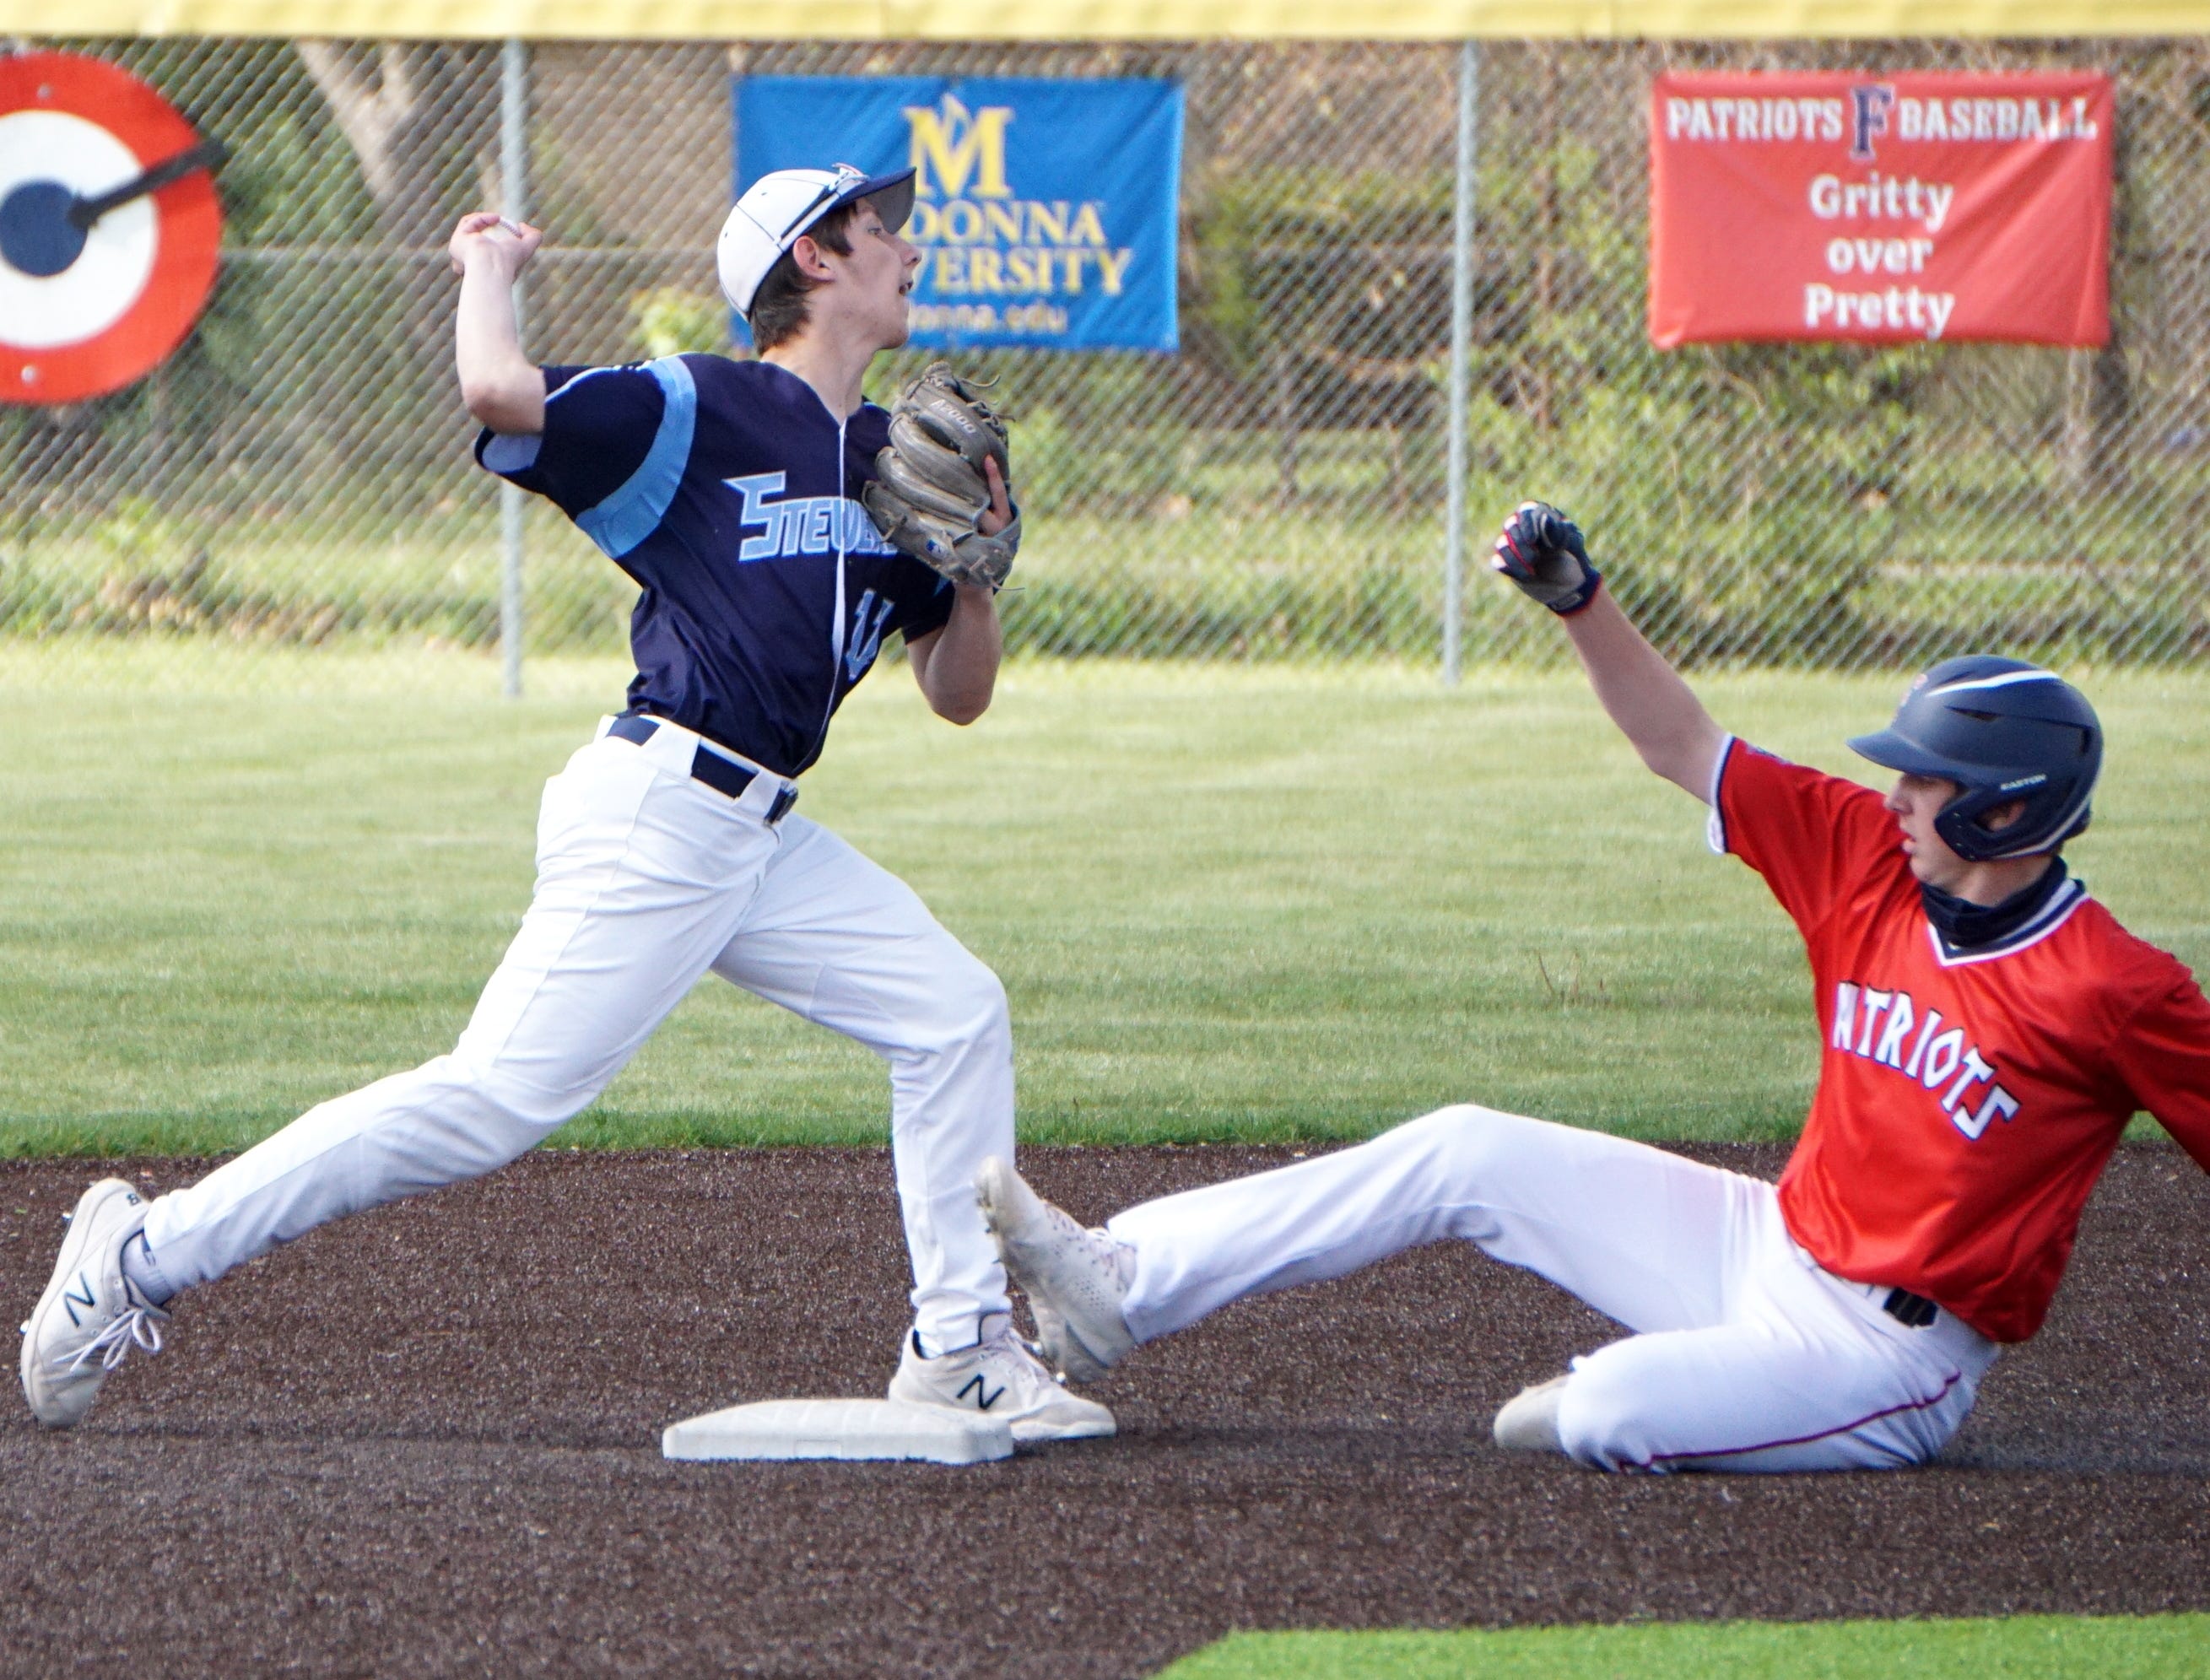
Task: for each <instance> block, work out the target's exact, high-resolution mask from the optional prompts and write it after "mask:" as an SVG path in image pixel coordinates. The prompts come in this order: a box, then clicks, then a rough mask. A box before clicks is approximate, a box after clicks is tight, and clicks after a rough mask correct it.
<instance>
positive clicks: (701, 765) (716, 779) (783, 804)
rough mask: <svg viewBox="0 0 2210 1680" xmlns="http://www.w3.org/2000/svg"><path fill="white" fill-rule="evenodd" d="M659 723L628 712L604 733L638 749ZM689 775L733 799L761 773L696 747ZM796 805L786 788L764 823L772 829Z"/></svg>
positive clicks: (793, 791) (795, 794)
mask: <svg viewBox="0 0 2210 1680" xmlns="http://www.w3.org/2000/svg"><path fill="white" fill-rule="evenodd" d="M660 724H661V720H660V719H659V718H657V717H654V716H651V715H650V714H649V713H646V712H628V713H625V714H624V715H623V716H620V717H617V718H616V719H614V721H613V722H611V723H609V724H608V725H607V734H610V735H613V737H615V739H617V740H633V741H635V742H636V743H637V745H638V746H643V745H644V744H645V742H647V741H649V740H651V739H652V738H653V736H655V735H656V734H659V733H660ZM759 775H760V772H759V771H756V770H746V768H745V767H744V766H743V765H742V764H735V763H733V762H731V761H730V760H729V759H728V758H723V757H722V755H721V754H720V753H718V752H715V751H714V749H713V748H712V747H710V746H707V745H706V744H705V743H704V742H703V741H701V742H699V743H698V746H697V750H696V751H695V752H692V753H691V778H692V779H693V780H694V781H698V782H703V783H705V784H706V785H707V786H708V787H709V788H711V789H713V790H714V791H715V792H716V793H717V794H727V795H728V796H729V797H730V798H731V799H735V798H736V797H738V795H740V794H742V793H743V792H744V790H745V789H747V788H749V787H751V786H752V783H754V782H756V781H758V779H759ZM797 803H798V789H795V788H793V787H790V786H788V785H786V786H785V787H784V788H783V789H782V791H781V792H780V793H778V794H776V796H775V803H774V804H772V805H770V807H768V810H767V823H768V826H769V827H770V828H772V827H774V826H775V825H776V824H777V823H779V822H781V821H782V819H784V818H785V817H787V816H788V815H789V814H790V807H792V806H794V805H795V804H797Z"/></svg>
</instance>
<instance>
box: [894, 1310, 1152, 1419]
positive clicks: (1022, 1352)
mask: <svg viewBox="0 0 2210 1680" xmlns="http://www.w3.org/2000/svg"><path fill="white" fill-rule="evenodd" d="M983 1323H984V1326H985V1327H984V1331H983V1335H982V1339H981V1341H979V1342H977V1343H975V1345H974V1346H973V1347H969V1348H961V1349H960V1350H959V1351H957V1352H956V1353H946V1354H942V1355H939V1357H936V1358H933V1359H930V1358H927V1357H924V1356H923V1355H922V1353H921V1339H920V1333H918V1332H915V1333H913V1334H911V1335H909V1336H908V1337H907V1338H906V1339H905V1355H904V1357H903V1358H901V1359H900V1360H899V1361H898V1368H897V1375H896V1376H894V1377H892V1378H891V1396H890V1397H891V1399H894V1400H901V1401H903V1402H904V1403H905V1404H907V1405H940V1406H949V1407H951V1409H952V1410H953V1411H976V1412H981V1413H982V1414H984V1415H985V1416H987V1417H1001V1418H1003V1419H1004V1420H1005V1422H1006V1423H1009V1424H1010V1425H1011V1427H1012V1431H1013V1439H1014V1440H1015V1441H1023V1442H1033V1441H1082V1440H1085V1439H1087V1438H1088V1437H1090V1436H1091V1435H1111V1434H1112V1433H1113V1431H1114V1423H1113V1414H1112V1413H1111V1412H1109V1411H1107V1410H1106V1409H1105V1408H1104V1407H1103V1406H1102V1405H1098V1404H1097V1402H1096V1401H1095V1400H1085V1399H1083V1398H1082V1397H1081V1396H1080V1395H1078V1394H1070V1393H1067V1392H1066V1389H1064V1388H1062V1387H1060V1385H1059V1384H1058V1382H1057V1381H1054V1379H1053V1377H1052V1374H1051V1373H1050V1372H1049V1371H1048V1370H1046V1369H1044V1368H1043V1366H1042V1364H1040V1363H1037V1360H1036V1356H1035V1355H1034V1354H1032V1353H1030V1351H1028V1348H1027V1346H1026V1345H1025V1344H1023V1342H1022V1341H1021V1340H1020V1339H1019V1338H1018V1337H1017V1336H1015V1335H1014V1334H1013V1320H1012V1315H1011V1314H1010V1313H993V1314H990V1315H989V1316H988V1318H987V1319H986V1320H983Z"/></svg>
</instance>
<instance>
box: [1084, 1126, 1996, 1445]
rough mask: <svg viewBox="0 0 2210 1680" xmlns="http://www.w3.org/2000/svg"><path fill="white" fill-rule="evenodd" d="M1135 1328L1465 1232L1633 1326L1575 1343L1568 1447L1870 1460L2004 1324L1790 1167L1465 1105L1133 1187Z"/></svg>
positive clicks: (1940, 1415)
mask: <svg viewBox="0 0 2210 1680" xmlns="http://www.w3.org/2000/svg"><path fill="white" fill-rule="evenodd" d="M1106 1229H1107V1230H1108V1231H1109V1232H1110V1233H1111V1234H1112V1236H1114V1238H1116V1239H1117V1240H1118V1241H1120V1242H1125V1243H1126V1244H1128V1245H1130V1246H1131V1247H1132V1248H1134V1250H1135V1253H1136V1263H1135V1276H1134V1278H1133V1280H1132V1284H1131V1286H1130V1290H1129V1294H1128V1297H1127V1300H1126V1302H1125V1303H1124V1306H1123V1310H1124V1312H1125V1313H1126V1316H1127V1320H1128V1326H1129V1328H1130V1329H1131V1330H1132V1332H1133V1333H1134V1334H1135V1336H1136V1339H1138V1341H1150V1340H1153V1339H1156V1338H1157V1337H1161V1336H1164V1335H1168V1334H1170V1333H1173V1332H1174V1331H1177V1330H1180V1329H1183V1328H1185V1327H1187V1326H1189V1325H1191V1324H1193V1323H1195V1322H1196V1321H1197V1320H1199V1319H1200V1318H1203V1317H1204V1316H1205V1314H1207V1313H1210V1312H1212V1311H1213V1310H1215V1309H1216V1308H1220V1307H1223V1306H1225V1305H1226V1304H1227V1303H1228V1302H1231V1301H1236V1300H1240V1299H1241V1298H1242V1297H1244V1296H1250V1295H1259V1294H1263V1293H1265V1291H1267V1290H1278V1289H1288V1288H1290V1287H1292V1286H1294V1285H1295V1284H1308V1283H1313V1282H1317V1281H1319V1280H1320V1279H1323V1278H1340V1277H1342V1276H1343V1275H1344V1274H1345V1273H1346V1272H1353V1271H1356V1269H1357V1268H1359V1267H1360V1266H1370V1265H1371V1264H1373V1263H1374V1261H1375V1260H1381V1259H1384V1258H1386V1256H1388V1255H1391V1254H1398V1253H1400V1252H1401V1251H1403V1250H1404V1249H1406V1248H1413V1247H1416V1245H1418V1244H1421V1243H1424V1242H1436V1241H1438V1240H1440V1239H1441V1238H1444V1237H1457V1238H1459V1239H1461V1240H1463V1241H1465V1242H1473V1243H1476V1244H1478V1245H1479V1246H1480V1247H1481V1248H1482V1250H1483V1251H1484V1252H1486V1253H1487V1254H1490V1255H1492V1256H1494V1258H1495V1259H1497V1260H1502V1261H1504V1262H1505V1263H1506V1264H1507V1265H1510V1266H1525V1267H1527V1268H1529V1269H1530V1270H1531V1271H1533V1272H1538V1273H1540V1274H1541V1275H1542V1276H1543V1277H1545V1278H1549V1280H1550V1281H1551V1282H1552V1283H1554V1284H1558V1285H1560V1286H1561V1288H1564V1289H1567V1290H1571V1291H1572V1292H1573V1294H1574V1295H1577V1296H1579V1297H1580V1298H1581V1299H1582V1300H1583V1301H1585V1302H1588V1304H1589V1305H1590V1306H1591V1307H1593V1308H1596V1309H1597V1311H1598V1312H1600V1313H1603V1314H1605V1315H1606V1316H1608V1317H1610V1318H1613V1319H1615V1320H1618V1321H1619V1322H1620V1323H1621V1324H1623V1325H1625V1326H1627V1328H1628V1329H1629V1330H1631V1331H1633V1332H1634V1334H1633V1335H1631V1336H1629V1337H1627V1339H1625V1340H1623V1341H1617V1342H1614V1343H1612V1344H1611V1345H1609V1346H1608V1347H1604V1348H1601V1349H1599V1350H1598V1351H1596V1352H1594V1353H1591V1354H1585V1355H1583V1356H1582V1357H1579V1358H1577V1359H1575V1360H1574V1361H1573V1369H1572V1371H1571V1373H1570V1375H1568V1378H1567V1382H1566V1386H1565V1388H1564V1390H1563V1391H1562V1393H1561V1399H1560V1402H1559V1406H1558V1433H1559V1438H1560V1441H1561V1445H1562V1446H1563V1447H1565V1449H1566V1451H1567V1453H1570V1454H1571V1455H1572V1456H1573V1458H1575V1459H1579V1460H1580V1462H1582V1463H1583V1464H1586V1465H1594V1466H1596V1467H1597V1468H1599V1469H1603V1470H1642V1471H1673V1470H1729V1471H1744V1470H1753V1471H1778V1470H1869V1469H1885V1468H1893V1467H1896V1466H1900V1465H1914V1464H1923V1463H1924V1462H1925V1461H1926V1460H1928V1459H1931V1458H1932V1457H1933V1456H1934V1455H1935V1453H1938V1452H1940V1451H1941V1447H1942V1444H1943V1443H1944V1442H1945V1441H1947V1440H1948V1439H1949V1437H1950V1436H1951V1435H1953V1434H1955V1433H1956V1431H1957V1429H1958V1427H1959V1425H1960V1424H1961V1423H1963V1422H1964V1420H1965V1413H1967V1412H1968V1411H1971V1406H1972V1398H1973V1395H1974V1393H1976V1392H1977V1390H1978V1385H1979V1381H1980V1378H1981V1376H1982V1375H1983V1374H1984V1372H1985V1371H1986V1370H1987V1369H1988V1367H1989V1365H1990V1363H1993V1361H1994V1359H1995V1356H1996V1345H1995V1344H1994V1343H1993V1342H1990V1341H1989V1340H1988V1339H1986V1338H1984V1337H1983V1336H1981V1335H1980V1334H1979V1333H1978V1332H1976V1331H1974V1330H1972V1329H1971V1328H1969V1327H1968V1326H1965V1325H1964V1324H1962V1323H1960V1322H1959V1321H1958V1320H1956V1319H1954V1318H1953V1317H1952V1316H1950V1314H1947V1313H1946V1312H1944V1313H1942V1314H1940V1315H1939V1316H1938V1317H1937V1318H1936V1320H1935V1322H1934V1323H1933V1324H1931V1325H1929V1326H1927V1327H1925V1328H1923V1329H1912V1328H1911V1327H1910V1326H1906V1325H1904V1324H1902V1323H1900V1322H1899V1321H1898V1320H1895V1319H1894V1318H1892V1317H1890V1316H1889V1315H1888V1314H1887V1313H1885V1312H1883V1311H1882V1310H1881V1302H1882V1301H1884V1300H1885V1299H1886V1297H1887V1290H1886V1289H1885V1288H1881V1287H1880V1286H1878V1285H1868V1284H1855V1283H1851V1282H1847V1281H1845V1279H1842V1278H1837V1277H1834V1276H1833V1275H1832V1274H1831V1273H1829V1272H1824V1271H1822V1270H1821V1269H1820V1267H1819V1266H1817V1264H1816V1263H1815V1262H1814V1261H1813V1260H1812V1259H1811V1258H1810V1256H1809V1255H1808V1254H1806V1253H1805V1252H1804V1251H1803V1250H1802V1248H1798V1247H1797V1246H1796V1243H1795V1242H1793V1241H1792V1240H1791V1239H1790V1236H1789V1235H1788V1231H1787V1228H1786V1226H1785V1225H1784V1224H1783V1223H1782V1220H1781V1216H1780V1205H1779V1198H1778V1194H1777V1193H1776V1192H1775V1190H1774V1188H1773V1187H1772V1186H1771V1185H1769V1184H1766V1183H1763V1182H1761V1181H1759V1180H1756V1179H1753V1178H1746V1177H1744V1176H1742V1175H1741V1174H1739V1173H1731V1172H1727V1171H1724V1170H1723V1169H1719V1168H1717V1167H1707V1166H1703V1165H1700V1164H1699V1163H1696V1162H1694V1161H1688V1160H1684V1159H1682V1157H1679V1156H1677V1155H1671V1154H1668V1153H1666V1152H1665V1151H1663V1150H1657V1149H1651V1148H1650V1147H1648V1146H1647V1145H1642V1144H1637V1143H1629V1142H1627V1141H1626V1140H1625V1139H1619V1138H1613V1137H1607V1136H1605V1135H1603V1133H1596V1132H1585V1131H1580V1130H1578V1129H1576V1128H1574V1127H1567V1126H1555V1125H1551V1124H1549V1122H1547V1121H1539V1120H1525V1119H1522V1118H1520V1117H1519V1116H1518V1115H1506V1114H1499V1113H1497V1112H1496V1111H1495V1110H1494V1109H1480V1108H1473V1107H1470V1106H1468V1107H1458V1108H1449V1109H1440V1110H1438V1111H1437V1112H1436V1113H1434V1114H1431V1115H1427V1116H1426V1117H1424V1118H1423V1119H1420V1120H1416V1121H1411V1122H1410V1123H1409V1124H1407V1125H1404V1126H1400V1127H1397V1128H1396V1129H1395V1130H1394V1131H1392V1132H1387V1133H1383V1134H1382V1135H1381V1136H1380V1137H1379V1138H1376V1139H1374V1140H1373V1141H1372V1142H1370V1143H1366V1144H1362V1145H1358V1146H1357V1147H1356V1148H1354V1149H1346V1150H1343V1151H1337V1152H1336V1153H1333V1154H1329V1155H1324V1156H1319V1157H1315V1158H1313V1159H1312V1160H1309V1161H1305V1162H1301V1163H1298V1164H1296V1165H1295V1166H1289V1167H1283V1168H1281V1169H1278V1170H1277V1171H1273V1172H1266V1173H1259V1174H1256V1175H1253V1176H1251V1177H1248V1178H1241V1179H1235V1180H1231V1181H1229V1182H1227V1183H1223V1184H1215V1185H1210V1186H1207V1187H1205V1188H1204V1189H1200V1190H1192V1191H1187V1192H1186V1193H1184V1194H1180V1195H1174V1196H1167V1197H1163V1198H1162V1199H1161V1200H1157V1201H1152V1202H1145V1203H1144V1204H1142V1205H1141V1206H1137V1207H1132V1208H1130V1209H1129V1210H1128V1211H1127V1212H1124V1213H1121V1214H1120V1215H1118V1216H1117V1217H1115V1218H1114V1219H1113V1220H1111V1221H1110V1222H1109V1223H1108V1225H1107V1227H1106Z"/></svg>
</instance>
